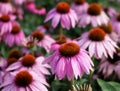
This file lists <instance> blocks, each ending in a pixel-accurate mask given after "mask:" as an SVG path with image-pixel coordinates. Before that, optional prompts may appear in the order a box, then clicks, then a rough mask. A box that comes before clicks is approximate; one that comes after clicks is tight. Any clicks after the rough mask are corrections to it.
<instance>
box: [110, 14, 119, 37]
mask: <svg viewBox="0 0 120 91" xmlns="http://www.w3.org/2000/svg"><path fill="white" fill-rule="evenodd" d="M111 24H112V27H113V30H114V31H115V32H116V33H117V34H118V35H119V36H120V13H119V14H117V15H116V16H115V17H113V18H112V20H111Z"/></svg>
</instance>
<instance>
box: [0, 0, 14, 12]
mask: <svg viewBox="0 0 120 91" xmlns="http://www.w3.org/2000/svg"><path fill="white" fill-rule="evenodd" d="M12 10H13V8H12V5H11V3H10V0H0V13H2V14H8V13H10V12H12Z"/></svg>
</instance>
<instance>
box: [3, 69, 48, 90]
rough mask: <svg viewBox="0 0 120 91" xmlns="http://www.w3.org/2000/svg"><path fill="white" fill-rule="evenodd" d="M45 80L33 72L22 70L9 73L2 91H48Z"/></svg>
mask: <svg viewBox="0 0 120 91" xmlns="http://www.w3.org/2000/svg"><path fill="white" fill-rule="evenodd" d="M45 84H46V83H45V82H44V79H43V78H41V77H40V76H38V75H37V74H36V73H35V72H33V71H28V70H21V71H19V72H16V73H15V72H10V73H7V75H5V77H4V81H3V83H2V85H1V87H3V88H2V90H1V91H17V90H18V91H25V90H27V91H48V90H47V87H46V86H45Z"/></svg>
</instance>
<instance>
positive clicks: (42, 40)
mask: <svg viewBox="0 0 120 91" xmlns="http://www.w3.org/2000/svg"><path fill="white" fill-rule="evenodd" d="M31 36H32V37H33V38H34V39H37V40H38V43H37V45H38V46H40V47H43V48H44V49H45V50H46V52H50V48H51V44H52V43H54V41H55V40H54V39H52V38H51V37H50V36H49V35H46V34H43V33H42V32H40V31H39V30H35V31H34V32H33V33H32V34H31Z"/></svg>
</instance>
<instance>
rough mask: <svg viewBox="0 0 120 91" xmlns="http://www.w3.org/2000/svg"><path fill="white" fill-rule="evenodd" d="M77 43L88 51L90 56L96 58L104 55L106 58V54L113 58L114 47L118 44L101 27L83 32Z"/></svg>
mask: <svg viewBox="0 0 120 91" xmlns="http://www.w3.org/2000/svg"><path fill="white" fill-rule="evenodd" d="M78 44H79V45H80V46H81V48H83V49H87V48H88V51H89V54H90V56H91V57H92V56H93V55H94V57H96V58H98V59H99V58H102V57H103V56H105V57H106V58H108V55H109V56H110V57H111V58H113V54H114V53H115V52H116V50H115V48H117V47H118V46H117V45H116V42H114V41H113V40H112V39H111V38H110V37H109V36H108V35H107V34H106V33H105V32H104V30H103V29H101V28H99V27H97V28H93V29H91V30H90V31H89V32H85V33H84V34H82V35H81V37H80V38H78Z"/></svg>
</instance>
